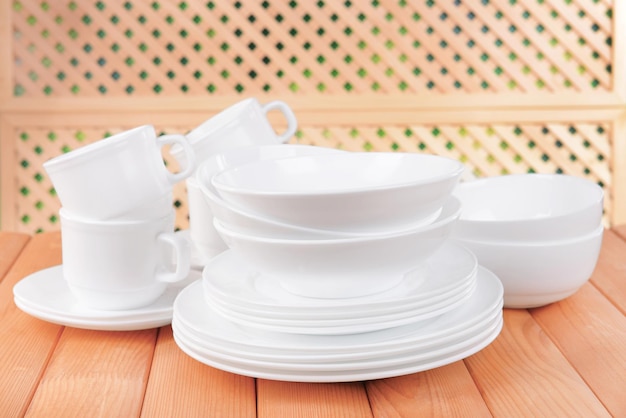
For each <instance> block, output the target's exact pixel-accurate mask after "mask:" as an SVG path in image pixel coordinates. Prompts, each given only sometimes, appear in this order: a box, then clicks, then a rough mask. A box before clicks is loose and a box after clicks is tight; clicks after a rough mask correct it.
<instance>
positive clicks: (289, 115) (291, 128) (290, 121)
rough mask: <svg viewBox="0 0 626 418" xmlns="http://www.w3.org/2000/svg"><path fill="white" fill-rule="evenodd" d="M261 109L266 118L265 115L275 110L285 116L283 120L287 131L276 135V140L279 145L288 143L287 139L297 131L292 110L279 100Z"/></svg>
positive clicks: (296, 122)
mask: <svg viewBox="0 0 626 418" xmlns="http://www.w3.org/2000/svg"><path fill="white" fill-rule="evenodd" d="M261 109H262V110H263V113H264V114H265V117H267V113H268V112H269V111H271V110H274V109H277V110H280V111H281V112H282V113H283V115H285V119H287V129H286V130H285V132H283V133H282V134H280V135H278V140H279V141H280V142H281V143H284V142H287V141H289V139H290V138H291V137H292V136H293V134H295V133H296V130H297V129H298V120H297V119H296V115H295V114H294V113H293V110H291V108H290V107H289V105H288V104H287V103H285V102H283V101H280V100H274V101H272V102H269V103H266V104H264V105H261Z"/></svg>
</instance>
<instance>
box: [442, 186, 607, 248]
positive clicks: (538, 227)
mask: <svg viewBox="0 0 626 418" xmlns="http://www.w3.org/2000/svg"><path fill="white" fill-rule="evenodd" d="M453 194H454V195H455V196H456V197H458V198H459V199H460V200H461V203H462V205H463V211H462V213H461V217H460V218H459V221H458V222H457V225H456V228H455V232H454V234H455V236H457V237H459V238H464V239H470V240H479V241H492V240H495V241H554V240H561V239H570V238H576V237H579V236H581V235H584V234H589V233H591V232H593V231H595V230H596V229H597V228H598V226H599V225H600V223H601V221H602V204H603V195H604V194H603V190H602V188H601V187H600V186H599V185H597V184H596V183H594V182H592V181H589V180H586V179H583V178H580V177H575V176H570V175H565V174H515V175H513V174H512V175H506V176H496V177H488V178H484V179H480V180H475V181H469V182H465V183H461V184H459V185H458V186H457V187H456V189H455V190H454V192H453Z"/></svg>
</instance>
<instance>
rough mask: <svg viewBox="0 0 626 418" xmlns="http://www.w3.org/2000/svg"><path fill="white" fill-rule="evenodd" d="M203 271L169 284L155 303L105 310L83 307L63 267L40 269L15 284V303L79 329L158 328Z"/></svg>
mask: <svg viewBox="0 0 626 418" xmlns="http://www.w3.org/2000/svg"><path fill="white" fill-rule="evenodd" d="M199 277H200V273H199V272H197V271H196V272H194V271H192V272H190V274H189V277H188V278H187V279H185V280H184V281H182V282H179V283H175V284H173V285H171V286H169V287H168V288H167V289H166V290H165V292H164V293H163V294H162V295H161V296H160V297H159V298H158V299H157V300H156V301H155V302H153V303H152V304H150V305H148V306H144V307H141V308H137V309H129V310H119V311H101V310H95V309H89V308H87V307H85V306H83V305H82V304H81V303H80V302H79V301H78V300H77V299H76V298H75V297H74V295H73V294H72V292H71V291H70V289H69V288H68V287H67V284H66V281H65V279H64V277H63V266H62V265H58V266H54V267H49V268H46V269H43V270H40V271H37V272H35V273H33V274H30V275H29V276H26V277H25V278H24V279H22V280H20V281H19V282H18V283H16V284H15V286H14V287H13V295H14V302H15V305H16V306H17V307H18V308H20V309H21V310H22V311H24V312H26V313H27V314H29V315H31V316H34V317H35V318H38V319H41V320H44V321H47V322H52V323H55V324H59V325H65V326H70V327H75V328H86V329H94V330H110V331H130V330H139V329H149V328H156V327H160V326H163V325H167V324H169V323H170V322H171V320H172V312H173V304H174V300H175V299H176V296H177V295H178V293H179V292H180V290H181V289H182V288H183V287H184V286H185V285H188V284H189V283H190V281H197V280H198V278H199Z"/></svg>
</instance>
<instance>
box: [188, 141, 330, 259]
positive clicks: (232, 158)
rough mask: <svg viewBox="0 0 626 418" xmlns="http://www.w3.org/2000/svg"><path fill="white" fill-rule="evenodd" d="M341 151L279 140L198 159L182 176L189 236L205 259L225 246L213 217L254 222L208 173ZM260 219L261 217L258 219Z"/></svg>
mask: <svg viewBox="0 0 626 418" xmlns="http://www.w3.org/2000/svg"><path fill="white" fill-rule="evenodd" d="M333 152H341V151H339V150H334V149H331V148H324V147H315V146H310V145H295V144H280V145H257V146H250V147H246V148H237V149H232V150H230V151H225V152H223V153H219V154H215V155H212V156H211V157H209V158H208V159H206V160H205V161H204V162H203V163H201V164H200V165H199V167H198V169H197V173H196V175H195V176H192V177H189V178H188V179H187V180H186V184H187V196H188V205H189V236H190V238H191V240H192V241H193V242H194V244H195V246H196V247H197V248H198V250H199V252H200V253H201V255H202V257H203V258H204V260H205V262H206V261H208V260H210V259H211V258H213V257H214V256H216V255H217V254H219V253H220V252H222V251H224V249H226V248H227V247H226V244H225V243H224V241H223V240H222V238H221V236H220V235H219V234H218V233H217V231H216V230H215V227H214V226H213V217H214V216H215V217H216V218H218V219H222V220H226V221H229V220H230V221H233V222H234V223H230V224H231V225H233V226H239V225H240V224H243V225H245V224H247V223H248V222H252V223H254V222H255V220H254V218H251V217H250V216H248V215H246V214H241V215H240V218H239V219H237V215H238V212H236V211H233V210H232V209H231V207H230V206H229V205H228V204H226V203H225V202H224V201H223V200H222V199H221V198H220V197H219V196H218V195H217V192H215V190H214V189H213V185H212V184H211V177H213V176H214V175H215V174H216V173H219V172H220V171H222V170H225V169H228V168H232V167H236V166H240V165H243V164H249V163H252V162H256V161H262V160H268V159H276V158H286V157H294V156H302V155H317V154H325V153H333ZM250 219H251V220H250ZM261 222H263V221H261Z"/></svg>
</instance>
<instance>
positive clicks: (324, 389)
mask: <svg viewBox="0 0 626 418" xmlns="http://www.w3.org/2000/svg"><path fill="white" fill-rule="evenodd" d="M257 414H258V417H259V418H264V417H267V418H273V417H296V416H297V417H359V418H361V417H371V416H372V413H371V409H370V406H369V402H368V400H367V394H366V392H365V387H364V385H363V383H361V382H350V383H293V382H281V381H276V380H265V379H257Z"/></svg>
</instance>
